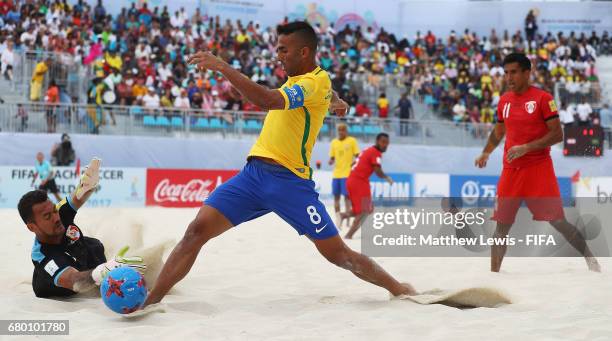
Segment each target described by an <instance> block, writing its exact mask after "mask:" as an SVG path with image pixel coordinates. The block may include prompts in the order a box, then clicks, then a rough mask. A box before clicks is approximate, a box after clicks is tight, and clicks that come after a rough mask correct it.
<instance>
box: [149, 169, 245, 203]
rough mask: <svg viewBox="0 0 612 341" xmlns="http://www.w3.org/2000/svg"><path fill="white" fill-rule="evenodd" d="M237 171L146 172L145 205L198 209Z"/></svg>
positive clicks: (163, 170)
mask: <svg viewBox="0 0 612 341" xmlns="http://www.w3.org/2000/svg"><path fill="white" fill-rule="evenodd" d="M236 174H238V171H237V170H194V169H159V168H156V169H151V168H150V169H147V200H146V204H147V206H163V207H200V206H202V202H203V201H204V200H205V199H206V198H208V196H209V195H210V193H211V192H212V191H213V190H214V189H215V188H216V187H217V186H219V185H221V184H222V183H224V182H226V181H227V180H229V178H231V177H232V176H234V175H236Z"/></svg>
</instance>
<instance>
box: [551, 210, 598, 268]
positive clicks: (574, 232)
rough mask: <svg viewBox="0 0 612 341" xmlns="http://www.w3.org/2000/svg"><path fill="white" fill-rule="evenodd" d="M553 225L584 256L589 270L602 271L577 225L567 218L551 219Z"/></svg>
mask: <svg viewBox="0 0 612 341" xmlns="http://www.w3.org/2000/svg"><path fill="white" fill-rule="evenodd" d="M550 225H552V226H553V227H554V228H555V229H556V230H557V231H559V233H561V235H563V237H564V238H565V239H566V240H567V241H568V242H569V243H570V244H571V245H572V246H573V247H574V249H576V250H577V251H578V252H580V254H581V255H583V256H584V259H585V260H586V263H587V266H588V267H589V270H591V271H595V272H601V267H600V266H599V263H598V262H597V259H596V258H595V257H594V256H593V253H592V252H591V250H590V249H589V246H588V245H587V243H586V240H585V239H584V236H583V235H582V233H580V231H578V228H576V226H574V225H572V224H570V223H569V222H568V221H567V220H566V219H561V220H555V221H551V222H550Z"/></svg>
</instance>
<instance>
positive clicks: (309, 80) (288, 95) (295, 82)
mask: <svg viewBox="0 0 612 341" xmlns="http://www.w3.org/2000/svg"><path fill="white" fill-rule="evenodd" d="M278 91H279V92H280V93H281V95H282V96H283V97H284V98H285V108H284V109H282V110H270V111H269V112H268V114H267V115H266V119H265V120H264V124H263V128H262V130H261V134H259V138H257V141H256V142H255V145H253V148H251V151H250V153H249V157H250V156H260V157H266V158H270V159H272V160H274V161H276V162H278V163H280V164H281V165H283V166H284V167H286V168H287V169H289V170H290V171H292V172H293V173H294V174H295V175H297V176H299V177H300V178H303V179H312V168H310V155H311V154H312V148H313V147H314V144H315V140H316V139H317V135H319V130H320V129H321V127H322V126H323V119H324V118H325V115H327V112H328V110H329V104H330V102H331V98H332V88H331V80H330V79H329V76H328V75H327V72H325V70H323V69H321V67H318V66H317V68H315V69H314V70H313V71H311V72H309V73H306V74H303V75H299V76H293V77H289V79H288V80H287V82H285V84H283V85H282V86H281V87H280V88H279V89H278Z"/></svg>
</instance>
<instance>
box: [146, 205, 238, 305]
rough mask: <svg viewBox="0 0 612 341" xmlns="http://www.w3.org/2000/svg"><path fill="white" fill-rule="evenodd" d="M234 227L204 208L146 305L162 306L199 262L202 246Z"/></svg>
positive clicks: (158, 280)
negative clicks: (172, 289) (163, 301)
mask: <svg viewBox="0 0 612 341" xmlns="http://www.w3.org/2000/svg"><path fill="white" fill-rule="evenodd" d="M232 226H233V225H232V223H231V222H230V221H229V220H228V219H227V218H226V217H225V216H224V215H223V214H221V212H219V211H218V210H217V209H216V208H213V207H211V206H208V205H204V206H202V208H200V211H199V212H198V214H197V215H196V217H195V219H194V220H193V221H192V222H191V223H190V224H189V226H188V227H187V231H185V235H184V236H183V238H182V239H181V241H180V242H179V243H178V244H177V245H176V246H175V247H174V249H173V250H172V253H170V256H169V257H168V260H166V263H165V264H164V266H163V268H162V269H161V272H160V273H159V277H158V278H157V281H156V282H155V286H154V287H153V289H152V290H151V292H150V293H149V296H148V297H147V301H146V302H145V305H149V304H153V303H158V302H159V301H161V299H162V298H163V297H164V296H165V295H166V294H167V293H168V291H169V290H170V289H171V288H172V287H173V286H174V285H175V284H176V283H177V282H178V281H180V280H181V279H183V278H184V277H185V276H186V275H187V273H188V272H189V270H190V269H191V267H192V266H193V263H194V262H195V260H196V258H197V256H198V253H199V252H200V249H201V248H202V246H203V245H204V244H205V243H206V242H207V241H209V240H211V239H212V238H214V237H216V236H218V235H220V234H222V233H223V232H225V231H227V230H228V229H230V228H231V227H232Z"/></svg>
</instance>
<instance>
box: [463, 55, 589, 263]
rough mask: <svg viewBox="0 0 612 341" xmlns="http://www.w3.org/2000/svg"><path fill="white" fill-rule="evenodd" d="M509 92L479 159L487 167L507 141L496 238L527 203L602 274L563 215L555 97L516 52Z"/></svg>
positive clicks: (500, 248)
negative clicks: (534, 82)
mask: <svg viewBox="0 0 612 341" xmlns="http://www.w3.org/2000/svg"><path fill="white" fill-rule="evenodd" d="M503 67H504V73H505V74H504V78H505V81H506V84H507V86H508V89H509V91H508V92H506V93H504V94H503V95H502V96H501V98H500V101H499V104H498V106H497V119H498V120H497V123H496V124H495V127H494V129H493V131H492V132H491V134H490V136H489V140H488V142H487V145H486V146H485V148H484V150H483V151H482V154H481V155H480V156H478V158H477V159H476V161H475V164H476V166H477V167H478V168H483V167H485V166H486V165H487V161H488V159H489V155H490V154H491V152H493V150H494V149H495V147H497V145H499V143H500V141H501V140H502V138H503V137H504V136H506V142H505V145H504V158H503V170H502V174H501V177H500V178H499V182H498V185H497V198H496V199H497V202H496V207H495V211H494V214H493V218H492V219H493V220H495V221H497V228H496V230H495V235H494V237H496V238H503V237H505V236H507V235H508V233H509V232H510V228H511V227H512V224H513V223H514V219H515V217H516V213H517V212H518V209H519V207H520V205H521V203H522V201H523V200H524V201H525V202H526V204H527V207H528V208H529V211H531V213H532V214H533V219H534V220H538V221H548V222H549V223H550V224H551V225H552V226H553V227H554V228H555V229H556V230H557V231H559V233H561V234H562V235H563V237H565V239H567V241H568V242H569V243H570V244H571V245H572V246H573V247H574V248H575V249H576V250H578V251H579V252H580V253H581V254H582V255H583V256H584V257H585V259H586V262H587V265H588V267H589V269H590V270H592V271H600V267H599V264H598V262H597V260H596V259H595V258H594V257H593V254H592V253H591V251H590V250H589V247H588V246H587V244H586V241H585V239H584V237H583V236H582V235H581V234H580V232H579V231H578V229H576V227H575V226H573V225H571V224H570V223H569V222H568V221H567V220H566V219H565V214H564V212H563V202H562V200H561V194H560V192H559V184H558V183H557V177H556V176H555V170H554V167H553V162H552V159H551V157H550V146H552V145H554V144H557V143H559V142H561V141H562V140H563V130H562V129H561V122H560V121H559V115H558V114H557V107H556V105H555V101H554V99H553V97H552V96H551V95H550V94H549V93H547V92H546V91H543V90H541V89H538V88H536V87H534V86H531V85H530V84H529V78H530V73H531V62H530V61H529V59H528V58H527V57H526V56H525V55H524V54H522V53H511V54H509V55H507V56H506V58H505V59H504V61H503ZM505 253H506V245H494V246H492V247H491V271H493V272H499V269H500V267H501V263H502V260H503V258H504V255H505Z"/></svg>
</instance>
